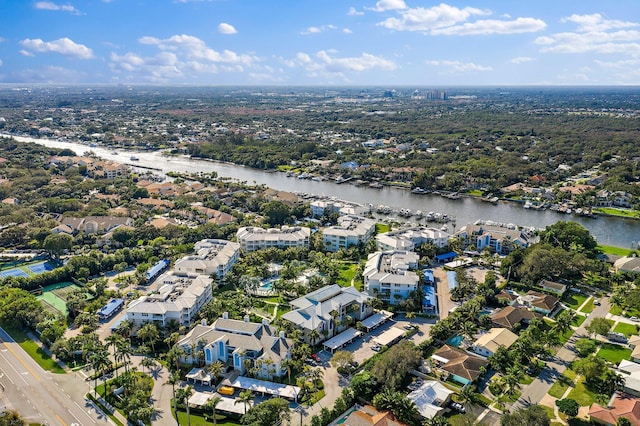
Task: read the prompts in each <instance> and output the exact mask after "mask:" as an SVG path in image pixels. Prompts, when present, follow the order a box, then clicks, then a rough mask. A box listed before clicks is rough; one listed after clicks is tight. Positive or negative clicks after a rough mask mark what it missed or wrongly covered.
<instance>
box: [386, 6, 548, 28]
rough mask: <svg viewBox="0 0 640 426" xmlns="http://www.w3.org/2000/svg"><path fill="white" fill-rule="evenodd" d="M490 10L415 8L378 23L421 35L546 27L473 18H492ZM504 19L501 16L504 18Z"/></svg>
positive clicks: (525, 20)
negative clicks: (489, 16)
mask: <svg viewBox="0 0 640 426" xmlns="http://www.w3.org/2000/svg"><path fill="white" fill-rule="evenodd" d="M491 14H492V12H491V11H490V10H484V9H478V8H475V7H465V8H462V9H461V8H458V7H456V6H451V5H448V4H445V3H440V4H439V5H437V6H433V7H430V8H424V7H416V8H410V9H404V10H399V11H398V16H394V17H390V18H387V19H385V20H384V21H381V22H378V24H377V25H378V26H381V27H385V28H389V29H392V30H396V31H420V32H423V33H425V34H429V35H487V34H518V33H528V32H535V31H540V30H543V29H544V28H546V26H547V24H546V23H545V22H544V21H542V20H541V19H537V18H525V17H520V18H515V19H512V18H510V17H509V16H508V15H507V16H506V17H505V19H479V20H476V21H472V22H467V21H470V20H471V19H472V18H475V17H480V16H487V15H491ZM503 16H504V15H503Z"/></svg>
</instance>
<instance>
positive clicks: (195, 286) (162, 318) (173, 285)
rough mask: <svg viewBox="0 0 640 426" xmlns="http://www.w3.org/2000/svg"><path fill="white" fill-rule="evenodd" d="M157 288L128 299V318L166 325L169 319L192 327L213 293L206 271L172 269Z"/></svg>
mask: <svg viewBox="0 0 640 426" xmlns="http://www.w3.org/2000/svg"><path fill="white" fill-rule="evenodd" d="M157 282H158V286H159V288H158V291H157V292H155V293H151V294H148V295H146V296H141V297H139V298H138V299H136V300H134V301H132V302H131V303H129V306H128V307H127V320H129V321H130V322H131V323H133V324H134V325H136V326H141V325H143V324H145V323H148V322H152V323H154V324H156V325H157V326H158V327H165V326H166V325H167V324H169V323H170V322H176V323H177V324H179V325H183V326H186V327H189V326H190V325H191V322H192V321H193V320H194V319H195V317H196V314H197V313H198V311H199V310H200V308H202V306H203V305H204V304H205V303H207V302H209V301H210V300H211V299H212V298H213V296H212V292H211V287H212V284H213V282H212V280H211V278H210V277H208V276H207V275H198V274H190V273H178V272H174V271H170V272H168V273H166V274H163V275H161V276H160V277H159V278H158V280H157Z"/></svg>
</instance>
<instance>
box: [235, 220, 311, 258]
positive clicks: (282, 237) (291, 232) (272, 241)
mask: <svg viewBox="0 0 640 426" xmlns="http://www.w3.org/2000/svg"><path fill="white" fill-rule="evenodd" d="M310 236H311V230H310V229H309V228H305V227H302V226H283V227H282V228H280V229H278V228H269V229H264V228H259V227H256V226H246V227H242V228H240V229H238V232H237V233H236V239H237V240H238V243H239V244H240V248H242V250H243V251H245V252H252V251H256V250H263V249H267V248H271V247H275V248H281V249H286V248H290V247H309V238H310Z"/></svg>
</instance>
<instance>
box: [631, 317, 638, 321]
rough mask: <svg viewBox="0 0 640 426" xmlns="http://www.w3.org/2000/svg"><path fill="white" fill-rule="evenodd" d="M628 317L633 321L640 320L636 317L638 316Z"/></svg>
mask: <svg viewBox="0 0 640 426" xmlns="http://www.w3.org/2000/svg"><path fill="white" fill-rule="evenodd" d="M629 319H630V320H631V321H634V322H638V321H640V319H638V317H631V318H629Z"/></svg>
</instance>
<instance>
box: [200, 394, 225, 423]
mask: <svg viewBox="0 0 640 426" xmlns="http://www.w3.org/2000/svg"><path fill="white" fill-rule="evenodd" d="M220 401H222V398H220V397H219V396H216V397H214V398H211V399H208V400H207V402H206V403H205V404H204V408H205V409H209V410H211V417H213V424H214V425H217V424H218V419H217V418H216V417H217V415H216V407H217V406H218V404H219V403H220Z"/></svg>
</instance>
